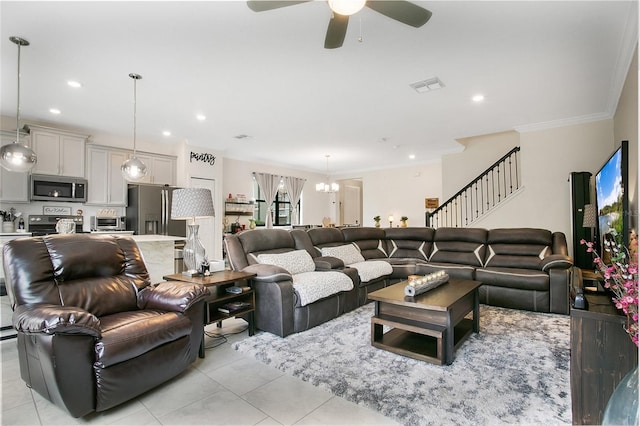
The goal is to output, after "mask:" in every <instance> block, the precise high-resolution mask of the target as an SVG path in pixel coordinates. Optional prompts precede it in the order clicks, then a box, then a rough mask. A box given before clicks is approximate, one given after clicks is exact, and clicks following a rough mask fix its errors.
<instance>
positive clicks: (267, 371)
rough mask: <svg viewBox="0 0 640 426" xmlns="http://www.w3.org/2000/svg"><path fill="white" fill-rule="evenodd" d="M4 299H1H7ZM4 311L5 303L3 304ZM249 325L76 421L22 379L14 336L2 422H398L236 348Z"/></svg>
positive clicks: (236, 325) (232, 324) (5, 345)
mask: <svg viewBox="0 0 640 426" xmlns="http://www.w3.org/2000/svg"><path fill="white" fill-rule="evenodd" d="M3 299H4V298H3ZM2 308H3V309H2V310H4V308H5V306H4V305H3V306H2ZM222 325H223V327H222V328H221V329H220V328H217V327H216V326H215V325H210V326H208V327H207V331H209V332H215V333H219V332H220V331H222V333H224V334H228V333H234V332H238V331H241V330H243V329H244V328H245V327H246V323H245V322H244V321H243V320H235V319H231V320H226V321H224V322H223V324H222ZM246 337H247V332H246V331H241V332H240V333H238V334H230V335H228V337H227V341H226V342H224V343H222V344H220V345H219V346H217V347H215V348H213V347H212V346H214V345H215V344H216V343H218V342H220V339H213V338H210V337H206V339H205V343H206V345H207V346H208V347H211V348H210V349H207V350H206V357H205V358H204V359H200V358H198V359H197V360H196V361H195V362H194V363H193V364H192V366H191V367H190V368H189V369H188V370H187V371H185V372H184V373H182V374H180V375H179V376H177V377H176V378H174V379H172V380H170V381H169V382H167V383H165V384H163V385H161V386H159V387H158V388H156V389H153V390H151V391H149V392H147V393H145V394H144V395H141V396H140V397H138V398H136V399H134V400H132V401H129V402H127V403H125V404H122V405H120V406H118V407H115V408H113V409H111V410H108V411H106V412H101V413H93V414H90V415H88V416H86V417H84V418H79V419H75V418H73V417H71V416H69V415H68V414H67V413H66V412H64V411H63V410H61V409H59V408H58V407H56V406H54V405H53V404H51V403H50V402H48V401H47V400H45V399H44V398H42V397H41V396H40V395H38V394H37V393H36V392H34V391H31V390H30V389H29V388H27V387H26V385H25V384H24V382H23V381H22V379H21V378H20V370H19V366H18V351H17V348H16V343H15V342H16V341H15V339H12V340H7V341H4V342H2V343H0V355H1V361H0V363H1V366H2V396H1V398H2V411H1V412H0V424H2V425H71V424H91V425H107V424H113V425H205V424H206V425H293V424H297V425H365V424H371V425H373V424H375V425H397V423H396V422H395V421H393V420H392V419H389V418H386V417H384V416H382V415H381V414H379V413H377V412H375V411H372V410H369V409H367V408H364V407H361V406H358V405H356V404H354V403H351V402H349V401H347V400H345V399H342V398H339V397H336V396H333V395H332V394H331V393H329V392H327V391H325V390H322V389H319V388H317V387H315V386H313V385H311V384H309V383H307V382H303V381H302V380H300V379H298V378H295V377H293V376H290V375H287V374H285V373H283V372H281V371H279V370H276V369H275V368H273V367H270V366H267V365H265V364H262V363H260V362H258V361H256V360H254V359H253V358H250V357H248V356H245V355H242V354H239V353H238V352H236V351H235V350H233V349H232V348H231V344H232V343H233V342H236V341H238V340H239V339H245V338H246Z"/></svg>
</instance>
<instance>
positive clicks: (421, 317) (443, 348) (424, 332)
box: [369, 278, 482, 365]
mask: <svg viewBox="0 0 640 426" xmlns="http://www.w3.org/2000/svg"><path fill="white" fill-rule="evenodd" d="M481 284H482V283H480V282H479V281H473V280H463V279H456V278H451V279H450V280H449V282H447V283H446V284H442V285H441V286H439V287H437V288H435V289H433V290H429V291H427V292H426V293H422V294H420V295H418V296H416V297H408V296H405V295H404V288H405V287H406V285H407V281H403V282H400V283H398V284H394V285H392V286H389V287H386V288H383V289H381V290H378V291H375V292H373V293H370V294H369V299H371V300H373V301H374V303H375V314H374V316H373V317H372V318H371V344H372V345H373V346H375V347H377V348H380V349H385V350H388V351H391V352H395V353H397V354H400V355H404V356H408V357H411V358H415V359H419V360H423V361H428V362H432V363H434V364H439V365H442V364H447V365H449V364H451V363H452V362H453V353H454V351H455V350H456V349H457V348H458V347H459V346H460V345H461V344H462V342H463V341H464V340H465V339H466V338H467V337H469V335H470V334H471V333H472V332H474V333H477V332H478V331H479V330H480V325H479V323H480V309H479V301H478V287H480V285H481ZM470 312H473V317H472V319H469V318H465V317H466V316H467V314H468V313H470ZM383 326H389V327H391V329H390V330H389V331H387V332H386V333H385V332H384V330H383Z"/></svg>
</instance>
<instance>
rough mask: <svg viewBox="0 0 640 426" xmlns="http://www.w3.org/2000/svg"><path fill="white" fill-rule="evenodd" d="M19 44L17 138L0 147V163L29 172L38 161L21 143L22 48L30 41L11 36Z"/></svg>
mask: <svg viewBox="0 0 640 426" xmlns="http://www.w3.org/2000/svg"><path fill="white" fill-rule="evenodd" d="M9 40H11V42H12V43H15V44H16V45H17V46H18V93H17V103H16V104H17V107H16V140H15V141H13V143H9V144H6V145H3V146H2V147H1V148H0V165H1V166H2V167H4V168H5V169H7V170H9V171H10V172H28V171H29V170H31V169H32V168H33V166H35V164H36V162H37V161H38V157H37V156H36V153H35V152H33V150H32V149H30V148H28V147H27V146H25V145H23V144H21V143H20V50H21V47H22V46H29V42H28V41H27V40H25V39H22V38H20V37H9Z"/></svg>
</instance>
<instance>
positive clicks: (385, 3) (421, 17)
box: [366, 0, 431, 28]
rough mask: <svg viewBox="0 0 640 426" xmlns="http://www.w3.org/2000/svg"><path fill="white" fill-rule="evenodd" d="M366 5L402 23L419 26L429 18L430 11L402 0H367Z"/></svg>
mask: <svg viewBox="0 0 640 426" xmlns="http://www.w3.org/2000/svg"><path fill="white" fill-rule="evenodd" d="M366 6H367V7H368V8H369V9H373V10H375V11H376V12H378V13H381V14H383V15H384V16H387V17H389V18H391V19H395V20H396V21H398V22H402V23H403V24H407V25H411V26H412V27H416V28H419V27H421V26H423V25H424V24H426V23H427V21H428V20H429V18H431V12H430V11H428V10H427V9H424V8H422V7H420V6H418V5H415V4H413V3H410V2H408V1H404V0H375V1H371V0H369V1H367V4H366Z"/></svg>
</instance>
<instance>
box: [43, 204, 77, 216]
mask: <svg viewBox="0 0 640 426" xmlns="http://www.w3.org/2000/svg"><path fill="white" fill-rule="evenodd" d="M42 214H50V215H56V214H61V215H67V216H69V215H71V207H60V206H44V207H43V208H42Z"/></svg>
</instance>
